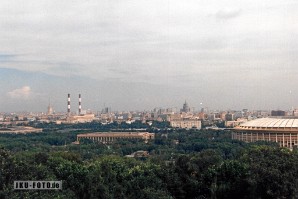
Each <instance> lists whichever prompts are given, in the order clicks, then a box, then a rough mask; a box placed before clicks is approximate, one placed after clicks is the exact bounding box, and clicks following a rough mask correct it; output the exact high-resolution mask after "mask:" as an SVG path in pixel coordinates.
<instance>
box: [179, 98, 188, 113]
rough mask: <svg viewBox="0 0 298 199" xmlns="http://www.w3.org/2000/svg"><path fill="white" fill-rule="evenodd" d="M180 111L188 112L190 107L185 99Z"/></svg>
mask: <svg viewBox="0 0 298 199" xmlns="http://www.w3.org/2000/svg"><path fill="white" fill-rule="evenodd" d="M181 112H185V113H188V112H190V107H189V106H188V104H187V102H186V100H185V103H184V104H183V108H182V109H181Z"/></svg>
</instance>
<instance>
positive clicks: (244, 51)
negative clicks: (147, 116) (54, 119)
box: [0, 0, 298, 112]
mask: <svg viewBox="0 0 298 199" xmlns="http://www.w3.org/2000/svg"><path fill="white" fill-rule="evenodd" d="M297 55H298V2H297V0H262V1H259V0H251V1H246V0H187V1H185V0H121V1H120V0H85V1H84V0H38V1H35V0H26V1H24V0H9V1H1V2H0V80H1V84H0V91H1V94H2V95H1V98H0V112H3V111H17V110H18V111H23V110H27V111H46V107H47V105H48V103H49V99H50V100H51V103H52V104H53V106H54V109H56V110H57V111H66V101H67V99H66V98H67V93H70V94H71V97H72V108H73V109H77V101H78V100H77V96H78V94H79V93H81V94H82V98H83V103H82V106H83V109H87V108H90V109H95V110H100V109H102V108H103V106H104V104H106V106H109V107H112V109H114V110H144V109H153V108H154V107H178V108H181V107H182V104H183V102H184V100H185V99H186V100H187V101H188V102H189V104H190V106H192V107H196V109H198V108H201V107H202V106H207V107H210V108H212V109H227V108H231V109H242V108H249V109H277V108H282V109H288V108H291V107H292V106H294V107H298V86H297V83H298V78H297V77H298V65H297V63H298V56H297ZM200 103H203V104H202V105H200Z"/></svg>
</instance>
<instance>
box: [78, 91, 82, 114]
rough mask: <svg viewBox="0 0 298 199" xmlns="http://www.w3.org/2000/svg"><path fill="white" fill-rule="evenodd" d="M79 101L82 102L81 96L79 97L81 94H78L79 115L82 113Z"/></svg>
mask: <svg viewBox="0 0 298 199" xmlns="http://www.w3.org/2000/svg"><path fill="white" fill-rule="evenodd" d="M81 103H82V98H81V94H79V115H81V113H82V105H81Z"/></svg>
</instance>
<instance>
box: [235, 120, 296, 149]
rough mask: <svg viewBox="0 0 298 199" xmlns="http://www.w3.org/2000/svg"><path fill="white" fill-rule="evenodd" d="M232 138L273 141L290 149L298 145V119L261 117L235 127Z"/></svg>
mask: <svg viewBox="0 0 298 199" xmlns="http://www.w3.org/2000/svg"><path fill="white" fill-rule="evenodd" d="M232 139H236V140H241V141H244V142H255V141H271V142H277V143H278V144H279V146H281V147H287V148H290V149H293V148H296V147H297V145H298V119H293V118H288V119H286V118H259V119H255V120H251V121H249V122H245V123H243V124H240V125H239V126H237V127H235V128H234V129H233V131H232Z"/></svg>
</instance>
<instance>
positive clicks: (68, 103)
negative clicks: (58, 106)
mask: <svg viewBox="0 0 298 199" xmlns="http://www.w3.org/2000/svg"><path fill="white" fill-rule="evenodd" d="M67 114H68V115H70V94H68V98H67Z"/></svg>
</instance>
